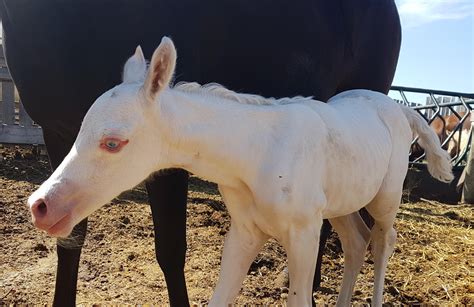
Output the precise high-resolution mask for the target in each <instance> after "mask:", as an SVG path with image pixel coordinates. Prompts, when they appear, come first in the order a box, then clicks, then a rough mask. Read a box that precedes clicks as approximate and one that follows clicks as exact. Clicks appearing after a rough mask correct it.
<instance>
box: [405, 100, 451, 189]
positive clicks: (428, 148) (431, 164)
mask: <svg viewBox="0 0 474 307" xmlns="http://www.w3.org/2000/svg"><path fill="white" fill-rule="evenodd" d="M401 109H402V111H403V113H405V116H406V118H407V120H408V122H409V123H410V127H411V130H412V131H413V132H415V133H416V134H418V136H419V140H418V143H419V144H420V146H421V147H423V149H424V150H425V153H426V160H427V162H428V171H429V172H430V174H431V176H433V177H434V178H436V179H438V180H439V181H443V182H451V181H452V180H453V179H454V176H453V172H452V166H451V162H450V160H451V157H450V156H449V154H448V153H447V152H446V151H445V150H444V149H442V148H441V143H440V142H439V138H438V136H437V135H436V133H435V132H434V131H433V129H431V128H430V126H429V125H428V123H427V122H426V121H425V119H424V118H423V117H422V116H421V115H420V114H418V112H416V111H415V110H412V109H410V108H408V107H405V106H401Z"/></svg>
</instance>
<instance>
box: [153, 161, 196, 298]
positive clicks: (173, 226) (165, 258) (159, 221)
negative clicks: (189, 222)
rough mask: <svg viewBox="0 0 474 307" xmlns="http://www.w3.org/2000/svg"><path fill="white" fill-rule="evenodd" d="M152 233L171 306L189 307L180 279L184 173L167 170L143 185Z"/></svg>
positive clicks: (185, 189) (185, 190)
mask: <svg viewBox="0 0 474 307" xmlns="http://www.w3.org/2000/svg"><path fill="white" fill-rule="evenodd" d="M146 189H147V191H148V198H149V201H150V206H151V213H152V217H153V225H154V231H155V253H156V259H157V260H158V263H159V265H160V267H161V270H162V271H163V274H164V275H165V280H166V286H167V287H168V296H169V302H170V305H171V306H180V307H181V306H189V300H188V292H187V290H186V281H185V278H184V261H185V256H186V203H187V193H188V173H187V172H186V171H184V170H178V169H176V170H167V171H166V173H162V174H155V175H153V176H152V177H151V178H150V179H149V180H148V181H147V182H146Z"/></svg>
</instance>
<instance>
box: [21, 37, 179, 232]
mask: <svg viewBox="0 0 474 307" xmlns="http://www.w3.org/2000/svg"><path fill="white" fill-rule="evenodd" d="M175 64H176V50H175V47H174V45H173V42H172V41H171V40H170V39H169V38H167V37H164V38H163V39H162V41H161V44H160V45H159V46H158V48H157V49H156V50H155V52H154V54H153V57H152V60H151V63H150V67H149V69H148V70H147V65H146V61H145V58H144V56H143V52H142V50H141V48H140V47H138V48H137V50H136V52H135V54H134V55H133V56H132V57H131V58H130V59H128V61H127V62H126V64H125V68H124V72H123V83H121V84H120V85H118V86H116V87H114V88H112V89H110V90H109V91H107V92H105V93H104V94H103V95H101V96H100V97H99V98H97V100H96V101H95V102H94V104H93V105H92V106H91V108H90V109H89V111H88V112H87V114H86V116H85V118H84V121H83V123H82V126H81V129H80V131H79V134H78V136H77V139H76V141H75V143H74V145H73V147H72V149H71V151H70V152H69V154H68V155H67V156H66V158H65V159H64V160H63V162H62V163H61V165H60V166H59V167H58V168H57V169H56V170H55V172H54V173H53V174H52V175H51V177H50V178H48V180H46V181H45V182H44V183H43V184H42V185H41V187H40V188H39V189H38V190H36V191H35V192H34V193H33V194H32V195H31V197H30V198H29V200H28V205H29V207H30V210H31V215H32V219H33V223H34V224H35V225H36V226H37V227H38V228H40V229H43V230H46V231H47V232H48V233H49V234H51V235H53V236H58V237H65V236H67V235H69V233H70V232H71V230H72V228H73V227H74V225H76V224H77V223H78V222H79V221H81V220H82V219H83V218H85V217H87V216H88V215H89V214H90V213H92V212H93V211H95V210H97V209H98V208H99V207H101V206H102V205H104V204H105V203H106V202H107V201H110V200H111V199H112V198H114V197H115V196H117V195H118V194H119V193H121V192H122V191H124V190H127V189H130V188H132V187H133V186H135V185H137V184H138V183H140V182H141V181H142V180H143V179H145V178H146V177H147V176H148V175H149V174H150V173H151V172H153V171H155V170H157V168H159V167H160V161H159V159H160V150H163V149H162V148H161V147H160V138H159V136H158V135H157V132H158V131H152V130H156V118H157V114H158V112H159V104H158V103H156V102H157V101H158V100H160V95H163V91H164V90H165V89H166V88H167V87H168V85H169V82H170V80H171V78H172V76H173V72H174V68H175Z"/></svg>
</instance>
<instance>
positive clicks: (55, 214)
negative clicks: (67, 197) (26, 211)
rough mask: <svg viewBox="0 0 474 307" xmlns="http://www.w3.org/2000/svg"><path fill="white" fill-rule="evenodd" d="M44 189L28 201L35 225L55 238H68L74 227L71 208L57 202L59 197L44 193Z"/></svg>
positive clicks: (39, 190) (35, 193)
mask: <svg viewBox="0 0 474 307" xmlns="http://www.w3.org/2000/svg"><path fill="white" fill-rule="evenodd" d="M42 188H43V187H40V189H38V190H37V191H36V192H34V193H33V195H31V196H30V198H29V199H28V206H29V208H30V213H31V219H32V222H33V224H34V225H35V226H36V227H37V228H39V229H41V230H44V231H46V232H47V233H48V234H50V235H52V236H54V237H67V236H68V235H69V234H70V233H71V231H72V228H73V226H74V225H71V222H72V221H71V208H70V207H69V206H64V203H61V202H60V201H59V199H58V201H55V198H57V197H51V196H49V197H48V195H47V194H46V195H45V193H42V191H41V190H42ZM54 194H56V193H54ZM61 194H62V193H61ZM56 195H57V194H56ZM59 204H61V205H59Z"/></svg>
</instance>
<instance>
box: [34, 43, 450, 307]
mask: <svg viewBox="0 0 474 307" xmlns="http://www.w3.org/2000/svg"><path fill="white" fill-rule="evenodd" d="M175 61H176V51H175V48H174V45H173V43H172V42H171V40H170V39H168V38H164V39H163V40H162V43H161V44H160V46H159V47H158V48H157V49H156V51H155V53H154V54H153V58H152V61H151V64H150V68H149V69H148V70H147V68H146V63H145V59H144V57H143V54H142V52H141V50H140V48H137V51H136V53H135V55H134V56H132V57H131V58H130V59H129V60H128V61H127V63H126V65H125V69H124V82H123V83H122V84H120V85H118V86H116V87H114V88H113V89H111V90H109V91H107V92H106V93H104V94H103V95H102V96H100V97H99V98H98V99H97V101H96V102H95V103H94V104H93V106H92V107H91V109H90V110H89V112H88V113H87V115H86V117H85V118H84V122H83V124H82V127H81V130H80V132H79V135H78V138H77V140H76V142H75V144H74V146H73V148H72V149H71V152H70V153H69V154H68V156H67V157H66V158H65V160H64V161H63V162H62V164H61V165H60V166H59V167H58V168H57V170H56V171H55V172H54V173H53V174H52V175H51V177H50V178H49V179H48V180H47V181H46V182H44V183H43V184H42V185H41V187H40V188H39V189H38V190H37V191H36V192H35V193H33V195H32V196H31V197H30V199H29V205H30V207H31V212H32V216H33V221H34V223H35V224H36V225H37V226H38V227H39V228H42V229H44V230H46V231H48V232H49V233H50V234H52V235H55V236H66V235H68V234H69V233H70V231H71V229H72V227H73V226H74V225H75V224H76V223H78V222H79V221H80V220H82V219H83V218H84V217H86V216H87V215H89V214H90V213H92V212H93V211H94V210H96V209H98V208H99V207H101V206H102V205H103V204H104V203H106V202H107V201H109V200H111V199H112V198H113V197H115V196H117V195H118V194H119V193H120V192H122V191H124V190H126V189H130V188H132V187H133V186H135V185H136V184H138V183H140V182H141V181H142V180H143V179H145V178H146V177H147V176H148V175H149V174H150V173H152V172H154V171H157V170H160V169H164V168H183V169H186V170H189V171H190V172H192V173H195V174H197V175H198V176H201V177H203V178H206V179H208V180H210V181H214V182H216V183H218V185H219V190H220V192H221V193H222V196H223V198H224V200H225V203H226V206H227V208H228V210H229V213H230V215H231V218H232V225H231V228H230V231H229V233H228V235H227V239H226V241H225V245H224V250H223V255H222V268H221V273H220V277H219V281H218V283H217V286H216V290H215V293H214V295H213V297H212V299H211V301H210V305H211V306H224V305H226V304H228V303H232V302H233V300H234V298H235V297H236V295H237V294H238V292H239V289H240V287H241V284H242V280H243V279H244V277H245V275H246V272H247V270H248V268H249V266H250V264H251V262H252V260H253V259H254V257H255V256H256V254H257V253H258V251H259V250H260V248H261V247H262V245H263V244H264V243H265V241H266V240H267V239H268V238H269V237H274V238H276V239H277V240H278V241H279V242H280V243H281V244H282V245H283V246H284V248H285V249H286V251H287V254H288V267H289V274H290V290H289V297H288V305H290V306H298V307H299V306H310V305H311V300H312V293H311V286H312V280H313V273H314V269H315V265H316V255H317V253H318V241H319V231H320V228H321V224H322V220H323V218H329V219H330V221H331V223H332V225H333V226H334V228H335V229H336V231H337V232H338V233H339V235H340V237H341V241H342V244H343V249H344V257H345V268H344V277H343V285H342V289H341V293H340V297H339V299H338V304H339V305H348V304H350V298H351V294H352V291H353V287H354V283H355V280H356V276H357V274H358V272H359V270H360V267H361V265H362V262H363V257H364V253H365V250H366V248H367V244H368V242H369V240H370V239H372V240H373V247H374V257H375V284H374V286H375V287H374V298H373V301H372V303H373V304H374V305H381V304H382V290H383V281H384V274H385V269H386V267H387V260H388V257H389V255H390V254H391V253H392V250H393V246H394V244H395V236H396V234H395V230H394V229H393V222H394V219H395V215H396V213H397V210H398V207H399V204H400V197H401V194H402V184H403V179H404V178H405V174H406V171H407V166H408V152H409V149H410V143H411V139H412V130H413V131H415V132H416V133H417V134H418V135H419V136H420V143H421V145H422V146H423V147H424V149H425V150H426V152H427V160H428V165H429V171H430V173H431V174H432V175H433V176H434V177H436V178H437V179H439V180H442V181H450V180H451V179H452V178H453V177H452V173H451V166H450V164H449V157H448V155H447V153H446V152H445V151H443V150H442V149H441V147H440V144H439V140H438V138H437V136H436V135H435V134H434V133H433V131H432V130H431V129H430V128H429V127H428V125H427V124H426V122H425V121H424V120H423V118H422V117H420V116H419V115H418V114H417V113H416V112H415V111H412V110H411V109H409V108H405V107H402V106H400V105H398V104H396V103H394V102H393V101H392V100H391V99H390V98H388V97H387V96H385V95H382V94H379V93H375V92H371V91H366V90H355V91H349V92H345V93H342V94H340V95H337V96H335V97H334V98H332V99H331V100H330V101H329V102H328V103H327V104H326V103H322V102H319V101H314V100H311V99H310V98H301V97H297V98H292V99H290V98H284V99H280V100H275V99H265V98H262V97H259V96H255V95H245V94H237V93H234V92H232V91H229V90H227V89H225V88H223V87H220V86H218V85H212V86H207V87H200V86H198V85H196V84H193V83H191V84H181V85H177V86H175V87H172V88H170V87H169V86H168V84H169V82H170V80H171V78H172V75H173V72H174V67H175ZM243 77H245V76H243ZM362 207H366V208H367V210H368V211H369V212H370V214H371V215H372V216H373V217H374V219H375V225H374V227H373V229H372V230H371V231H369V230H368V229H367V227H366V226H365V224H364V223H363V222H362V221H361V219H360V216H359V215H358V214H357V213H356V212H357V211H358V210H359V209H360V208H362Z"/></svg>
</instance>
